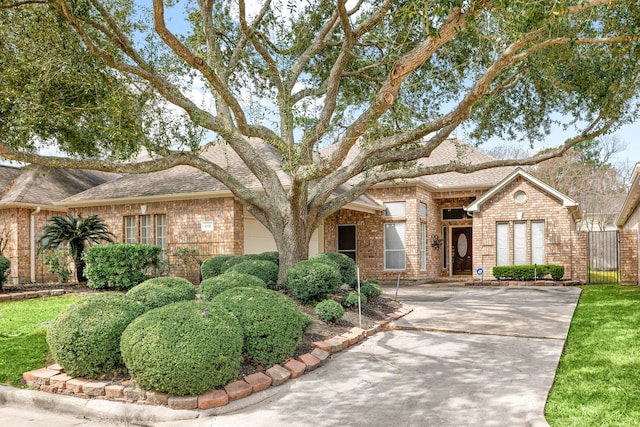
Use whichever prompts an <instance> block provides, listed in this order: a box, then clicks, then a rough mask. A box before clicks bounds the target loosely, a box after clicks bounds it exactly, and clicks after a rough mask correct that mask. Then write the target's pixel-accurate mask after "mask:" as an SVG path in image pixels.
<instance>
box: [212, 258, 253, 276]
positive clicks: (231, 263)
mask: <svg viewBox="0 0 640 427" xmlns="http://www.w3.org/2000/svg"><path fill="white" fill-rule="evenodd" d="M250 259H252V255H234V256H232V257H229V258H227V259H225V260H224V261H223V262H222V265H221V266H220V274H222V273H224V272H226V271H227V270H228V269H230V268H231V267H233V266H234V265H237V264H240V263H241V262H245V261H248V260H250Z"/></svg>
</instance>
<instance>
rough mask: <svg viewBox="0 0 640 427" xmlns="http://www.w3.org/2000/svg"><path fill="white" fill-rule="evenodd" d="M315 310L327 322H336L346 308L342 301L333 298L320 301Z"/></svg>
mask: <svg viewBox="0 0 640 427" xmlns="http://www.w3.org/2000/svg"><path fill="white" fill-rule="evenodd" d="M315 312H316V314H317V315H318V317H320V318H321V319H322V320H323V321H325V322H326V323H336V322H337V321H339V320H340V319H342V316H343V315H344V309H343V308H342V306H341V305H340V303H338V302H336V301H334V300H332V299H326V300H324V301H321V302H319V303H318V304H317V305H316V307H315Z"/></svg>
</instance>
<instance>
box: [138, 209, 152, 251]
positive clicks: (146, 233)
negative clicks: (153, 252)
mask: <svg viewBox="0 0 640 427" xmlns="http://www.w3.org/2000/svg"><path fill="white" fill-rule="evenodd" d="M151 242H152V236H151V215H140V244H141V245H150V244H151Z"/></svg>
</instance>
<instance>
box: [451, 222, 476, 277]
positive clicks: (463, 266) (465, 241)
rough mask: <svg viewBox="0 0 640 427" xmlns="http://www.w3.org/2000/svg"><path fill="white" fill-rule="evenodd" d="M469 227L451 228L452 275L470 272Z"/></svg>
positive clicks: (470, 240)
mask: <svg viewBox="0 0 640 427" xmlns="http://www.w3.org/2000/svg"><path fill="white" fill-rule="evenodd" d="M471 230H472V228H471V227H453V228H451V270H452V274H453V275H470V274H471V272H472V267H473V265H472V260H473V256H472V255H473V241H472V232H471Z"/></svg>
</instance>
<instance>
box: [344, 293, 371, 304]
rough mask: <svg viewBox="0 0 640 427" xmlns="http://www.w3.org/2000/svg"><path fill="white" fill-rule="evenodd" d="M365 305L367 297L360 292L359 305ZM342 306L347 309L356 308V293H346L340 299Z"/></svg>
mask: <svg viewBox="0 0 640 427" xmlns="http://www.w3.org/2000/svg"><path fill="white" fill-rule="evenodd" d="M366 303H367V296H366V295H365V294H363V293H362V292H361V293H360V305H365V304H366ZM342 305H343V306H345V307H347V308H351V307H357V306H358V293H357V292H353V291H351V292H347V293H346V294H344V296H343V297H342Z"/></svg>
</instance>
